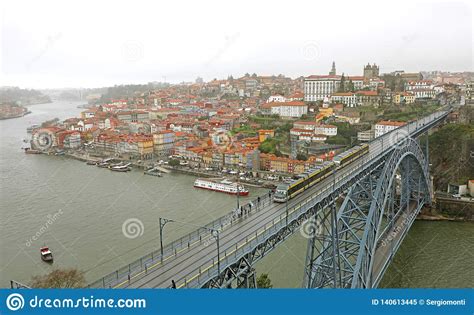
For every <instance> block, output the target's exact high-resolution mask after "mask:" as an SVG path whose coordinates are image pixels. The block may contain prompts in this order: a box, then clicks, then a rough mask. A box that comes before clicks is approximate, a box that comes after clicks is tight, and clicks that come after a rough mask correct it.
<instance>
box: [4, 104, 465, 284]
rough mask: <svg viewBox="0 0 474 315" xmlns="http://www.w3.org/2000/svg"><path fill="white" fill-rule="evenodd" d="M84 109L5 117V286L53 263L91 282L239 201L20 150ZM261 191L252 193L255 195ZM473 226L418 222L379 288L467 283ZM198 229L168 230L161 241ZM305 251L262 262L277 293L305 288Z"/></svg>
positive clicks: (300, 245) (286, 251)
mask: <svg viewBox="0 0 474 315" xmlns="http://www.w3.org/2000/svg"><path fill="white" fill-rule="evenodd" d="M80 104H81V103H77V102H53V103H50V104H41V105H34V106H30V107H29V109H30V110H31V111H32V113H31V114H29V115H27V116H24V117H21V118H17V119H10V120H3V121H0V170H1V191H0V192H1V207H0V250H1V255H0V287H6V286H8V285H9V281H10V280H11V279H14V280H17V281H20V282H23V283H25V284H28V283H29V282H30V281H31V277H32V276H34V275H40V274H44V273H47V272H49V271H50V270H52V268H53V267H68V268H71V267H73V268H78V269H80V270H82V271H84V272H85V276H86V279H87V281H93V280H96V279H97V278H99V277H101V276H103V275H105V274H107V273H109V272H112V271H113V270H115V269H117V268H119V267H121V266H123V265H126V264H127V263H129V262H131V261H133V260H135V259H136V258H138V257H140V256H142V255H145V254H147V253H149V252H150V251H152V250H155V249H157V248H158V247H159V237H158V218H159V217H165V218H170V219H175V220H179V221H182V222H189V223H192V224H197V225H204V224H206V223H208V222H209V221H211V220H213V219H215V218H217V217H219V216H222V215H224V214H226V213H228V212H229V211H230V209H231V208H232V207H233V206H235V204H236V199H235V197H232V196H228V195H225V194H221V193H216V192H210V191H203V190H198V189H193V187H192V186H193V182H194V179H195V178H194V177H192V176H188V175H179V174H168V175H165V176H164V177H162V178H159V177H154V176H147V175H143V173H142V172H141V171H138V170H135V171H132V172H129V173H116V172H110V171H109V170H107V169H100V168H97V167H94V166H88V165H86V164H85V163H83V162H80V161H76V160H73V159H69V158H65V157H59V156H45V155H27V154H24V153H23V151H22V150H21V147H22V145H23V143H22V139H23V138H25V137H26V128H27V127H28V126H30V125H31V124H35V123H36V124H39V123H41V122H43V121H45V120H48V119H52V118H56V117H57V118H60V119H65V118H68V117H73V116H78V115H79V113H80V112H81V109H78V108H77V105H80ZM265 192H266V190H265V189H259V188H251V189H250V198H252V197H253V198H255V196H257V195H260V194H263V193H265ZM242 199H244V200H245V198H242ZM129 219H138V220H140V221H141V222H142V223H143V230H142V232H143V234H141V235H140V236H139V237H137V238H134V239H131V238H127V237H125V236H124V233H123V231H122V225H123V223H124V222H125V221H127V220H129ZM473 227H474V225H473V224H470V223H451V222H436V223H434V222H417V223H416V224H415V226H414V227H413V228H412V230H411V231H410V234H409V237H408V240H407V241H406V242H404V243H403V245H402V247H401V249H400V253H399V254H398V255H397V257H396V258H395V261H394V263H393V264H392V265H391V267H390V270H389V271H388V272H387V276H386V277H385V279H384V281H383V284H382V285H383V286H390V287H407V286H409V287H419V286H436V287H438V286H439V287H446V286H447V287H459V286H461V287H462V286H471V285H472V283H474V279H473V275H472V271H471V270H469V269H468V268H469V266H470V265H472V261H473V260H472V258H473V257H472V255H473V254H472V253H473V252H474V248H473V244H474V242H473V233H472V232H473ZM192 229H194V228H193V227H191V226H186V225H184V224H178V223H170V224H168V225H167V226H166V229H165V235H164V242H165V244H166V243H167V242H170V241H172V240H174V239H176V238H178V237H180V236H182V235H184V234H185V233H187V232H189V231H191V230H192ZM43 245H47V246H49V247H50V248H51V249H52V251H53V254H54V258H55V261H54V264H53V265H52V266H51V265H48V264H46V263H44V262H42V261H41V259H40V255H39V248H40V247H41V246H43ZM305 253H306V240H305V239H304V238H303V237H301V236H300V235H299V233H296V234H295V235H294V236H293V237H291V238H290V239H289V240H288V241H287V242H285V243H284V244H282V245H281V246H280V247H279V248H277V249H276V250H275V251H274V252H272V253H270V255H268V256H267V257H265V258H264V259H263V260H262V261H261V262H260V263H258V265H257V271H258V272H267V273H269V274H270V278H271V279H272V281H273V284H274V285H275V286H276V287H299V286H300V285H301V282H302V275H303V266H304V259H305ZM399 273H402V274H403V276H397V275H398V274H399Z"/></svg>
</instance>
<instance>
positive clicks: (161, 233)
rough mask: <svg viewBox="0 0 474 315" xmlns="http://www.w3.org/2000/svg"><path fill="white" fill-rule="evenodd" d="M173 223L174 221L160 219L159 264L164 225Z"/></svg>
mask: <svg viewBox="0 0 474 315" xmlns="http://www.w3.org/2000/svg"><path fill="white" fill-rule="evenodd" d="M169 222H175V221H174V220H170V219H165V218H160V252H161V262H163V228H164V227H165V225H166V223H169Z"/></svg>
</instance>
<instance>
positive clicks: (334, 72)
mask: <svg viewBox="0 0 474 315" xmlns="http://www.w3.org/2000/svg"><path fill="white" fill-rule="evenodd" d="M329 75H336V63H335V62H334V61H333V62H332V68H331V71H330V72H329Z"/></svg>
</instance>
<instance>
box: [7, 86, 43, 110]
mask: <svg viewBox="0 0 474 315" xmlns="http://www.w3.org/2000/svg"><path fill="white" fill-rule="evenodd" d="M0 103H3V104H15V105H23V106H25V105H33V104H43V103H51V99H50V98H49V96H47V95H44V94H43V93H41V92H40V91H37V90H28V89H20V88H18V87H2V88H0Z"/></svg>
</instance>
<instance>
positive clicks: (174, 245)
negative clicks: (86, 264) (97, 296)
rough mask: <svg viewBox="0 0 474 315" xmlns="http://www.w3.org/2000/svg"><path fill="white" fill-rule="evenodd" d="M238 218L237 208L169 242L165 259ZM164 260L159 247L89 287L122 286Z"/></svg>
mask: <svg viewBox="0 0 474 315" xmlns="http://www.w3.org/2000/svg"><path fill="white" fill-rule="evenodd" d="M258 198H260V202H258ZM271 203H272V201H271V198H269V196H268V194H265V195H262V196H259V197H257V198H255V199H254V200H251V201H249V202H248V203H246V204H242V206H243V207H247V208H248V205H249V204H251V205H252V210H251V211H252V212H259V211H261V210H262V209H263V208H264V207H265V206H268V205H269V204H271ZM237 218H238V215H237V212H236V211H235V210H233V211H231V212H230V213H227V214H225V215H223V216H221V217H219V218H217V219H216V220H214V221H211V222H210V223H208V224H206V225H205V226H204V227H202V228H198V229H197V230H194V231H192V232H190V233H188V234H186V235H184V236H182V237H180V238H179V239H177V240H174V241H173V242H171V243H169V244H168V245H166V246H164V248H163V260H165V259H166V258H168V257H171V256H176V255H178V254H179V253H180V252H181V251H182V250H184V249H186V248H190V247H191V246H193V245H194V244H196V243H198V242H199V243H201V242H202V241H203V240H204V238H205V237H206V236H209V235H210V229H212V230H219V231H221V230H223V229H225V228H226V227H227V226H232V225H233V224H234V222H235V221H236V219H237ZM161 261H162V257H161V251H160V250H159V249H157V250H155V251H153V252H151V253H149V254H147V255H144V256H142V257H140V258H138V259H136V260H135V261H133V262H132V263H130V264H127V265H125V266H123V267H121V268H119V269H117V270H115V271H114V272H111V273H109V274H108V275H106V276H104V277H102V278H100V279H99V280H97V281H94V282H93V283H91V284H89V285H88V287H90V288H114V287H117V286H120V285H121V284H126V283H127V282H128V281H129V278H130V279H132V278H133V277H135V276H137V275H142V274H143V273H147V272H148V270H150V269H152V268H155V267H156V266H157V265H159V264H160V263H161Z"/></svg>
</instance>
